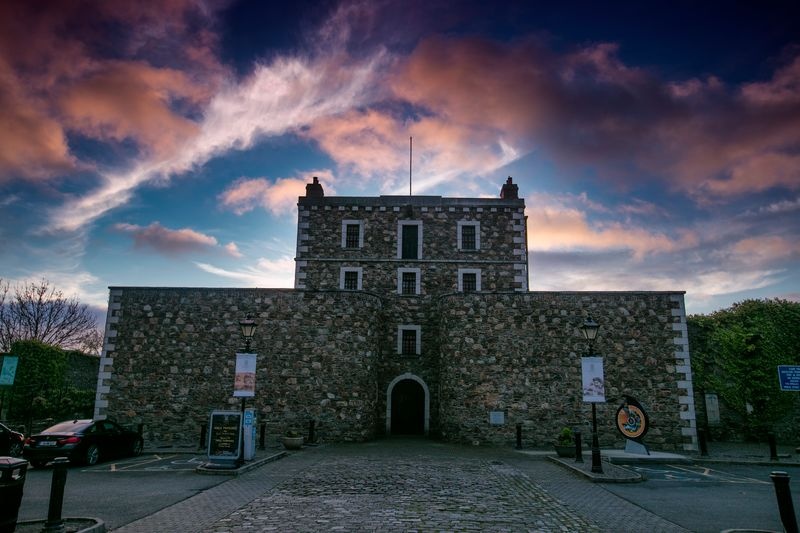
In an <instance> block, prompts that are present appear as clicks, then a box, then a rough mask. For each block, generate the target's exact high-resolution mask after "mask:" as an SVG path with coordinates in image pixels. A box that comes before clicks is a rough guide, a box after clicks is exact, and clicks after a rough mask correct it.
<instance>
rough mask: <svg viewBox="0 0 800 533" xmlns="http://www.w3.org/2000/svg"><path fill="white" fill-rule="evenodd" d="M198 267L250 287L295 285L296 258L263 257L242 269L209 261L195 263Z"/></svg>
mask: <svg viewBox="0 0 800 533" xmlns="http://www.w3.org/2000/svg"><path fill="white" fill-rule="evenodd" d="M195 264H196V265H197V267H198V268H200V269H201V270H203V271H204V272H208V273H209V274H214V275H215V276H220V277H223V278H226V279H233V280H236V281H238V282H241V283H244V284H245V285H247V286H250V287H275V288H282V287H286V288H290V287H293V286H294V266H295V265H294V259H292V258H291V257H286V256H284V257H281V258H279V259H266V258H261V259H259V260H258V262H257V264H256V265H255V266H250V267H246V268H244V269H241V270H226V269H223V268H219V267H216V266H214V265H211V264H208V263H195Z"/></svg>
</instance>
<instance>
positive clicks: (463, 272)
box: [458, 268, 481, 292]
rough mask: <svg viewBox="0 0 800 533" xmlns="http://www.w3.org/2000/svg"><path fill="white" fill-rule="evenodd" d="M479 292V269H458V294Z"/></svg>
mask: <svg viewBox="0 0 800 533" xmlns="http://www.w3.org/2000/svg"><path fill="white" fill-rule="evenodd" d="M480 290H481V270H480V269H479V268H459V269H458V292H478V291H480Z"/></svg>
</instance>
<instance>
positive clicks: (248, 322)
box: [236, 315, 257, 467]
mask: <svg viewBox="0 0 800 533" xmlns="http://www.w3.org/2000/svg"><path fill="white" fill-rule="evenodd" d="M256 326H257V324H256V321H255V320H253V319H252V318H251V317H250V315H247V317H246V318H243V319H242V320H240V321H239V327H240V328H241V330H242V336H243V337H244V351H245V353H250V341H251V340H252V338H253V334H254V333H255V332H256ZM245 399H246V397H245V396H242V415H241V418H240V426H239V427H240V431H239V458H238V459H237V461H236V466H237V467H238V466H242V465H243V464H244V408H245Z"/></svg>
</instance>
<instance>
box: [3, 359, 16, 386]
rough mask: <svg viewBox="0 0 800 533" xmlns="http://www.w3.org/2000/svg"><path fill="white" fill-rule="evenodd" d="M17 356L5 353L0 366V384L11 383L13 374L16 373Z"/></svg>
mask: <svg viewBox="0 0 800 533" xmlns="http://www.w3.org/2000/svg"><path fill="white" fill-rule="evenodd" d="M18 362H19V357H17V356H16V355H6V356H4V357H3V366H2V368H0V385H13V384H14V376H16V375H17V363H18Z"/></svg>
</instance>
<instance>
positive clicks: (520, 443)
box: [517, 424, 522, 450]
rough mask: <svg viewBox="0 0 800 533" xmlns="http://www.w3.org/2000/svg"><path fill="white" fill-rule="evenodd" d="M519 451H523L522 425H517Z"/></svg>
mask: <svg viewBox="0 0 800 533" xmlns="http://www.w3.org/2000/svg"><path fill="white" fill-rule="evenodd" d="M517 449H518V450H521V449H522V424H517Z"/></svg>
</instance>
